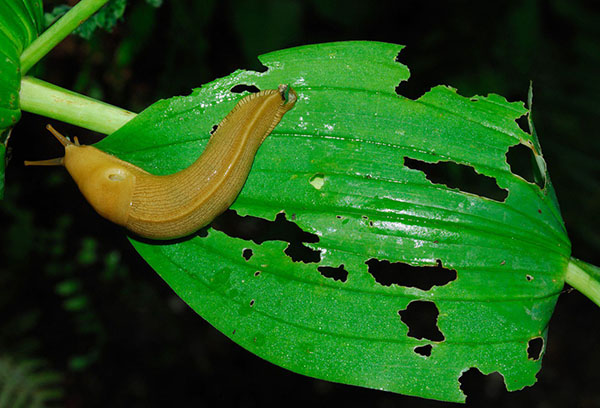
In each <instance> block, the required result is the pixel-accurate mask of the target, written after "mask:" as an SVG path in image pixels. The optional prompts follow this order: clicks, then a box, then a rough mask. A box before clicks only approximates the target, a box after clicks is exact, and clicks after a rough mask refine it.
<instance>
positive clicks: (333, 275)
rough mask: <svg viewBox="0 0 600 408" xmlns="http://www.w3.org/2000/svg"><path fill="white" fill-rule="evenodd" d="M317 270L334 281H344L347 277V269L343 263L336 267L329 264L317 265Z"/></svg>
mask: <svg viewBox="0 0 600 408" xmlns="http://www.w3.org/2000/svg"><path fill="white" fill-rule="evenodd" d="M317 270H318V271H319V272H320V273H321V275H323V276H324V277H326V278H330V279H333V280H336V281H342V282H346V280H347V279H348V271H347V270H345V269H344V265H343V264H342V265H340V266H338V267H337V268H334V267H331V266H319V267H318V268H317Z"/></svg>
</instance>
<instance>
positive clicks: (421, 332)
mask: <svg viewBox="0 0 600 408" xmlns="http://www.w3.org/2000/svg"><path fill="white" fill-rule="evenodd" d="M398 314H399V315H400V319H402V321H403V322H404V324H406V325H407V326H408V336H409V337H414V338H415V339H419V340H421V339H427V340H431V341H444V335H443V334H442V332H441V331H440V329H439V328H438V327H437V318H438V315H439V314H440V312H439V310H438V308H437V306H436V305H435V303H433V302H430V301H428V300H413V301H412V302H410V303H409V304H408V306H407V307H406V309H404V310H399V311H398Z"/></svg>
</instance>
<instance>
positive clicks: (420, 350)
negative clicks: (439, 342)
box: [414, 344, 433, 357]
mask: <svg viewBox="0 0 600 408" xmlns="http://www.w3.org/2000/svg"><path fill="white" fill-rule="evenodd" d="M432 349H433V346H432V345H431V344H426V345H424V346H418V347H415V348H414V352H415V353H417V354H420V355H422V356H424V357H429V356H430V355H431V350H432Z"/></svg>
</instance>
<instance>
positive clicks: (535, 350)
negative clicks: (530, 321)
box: [527, 337, 544, 361]
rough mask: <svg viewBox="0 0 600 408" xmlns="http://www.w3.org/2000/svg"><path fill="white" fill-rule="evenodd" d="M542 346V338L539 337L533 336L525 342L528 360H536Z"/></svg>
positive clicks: (538, 357)
mask: <svg viewBox="0 0 600 408" xmlns="http://www.w3.org/2000/svg"><path fill="white" fill-rule="evenodd" d="M543 348H544V339H543V338H541V337H534V338H533V339H531V340H529V343H527V358H529V359H530V360H534V361H537V360H539V359H540V355H541V354H542V350H543Z"/></svg>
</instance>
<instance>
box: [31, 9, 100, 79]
mask: <svg viewBox="0 0 600 408" xmlns="http://www.w3.org/2000/svg"><path fill="white" fill-rule="evenodd" d="M107 1H108V0H81V1H80V2H79V3H77V4H76V5H75V6H74V7H73V8H72V9H71V10H69V11H68V12H67V13H66V14H65V15H64V16H62V17H61V18H60V19H59V20H58V21H57V22H56V23H54V24H52V26H51V27H50V28H48V29H47V30H46V31H44V32H43V33H42V35H40V36H39V37H38V38H36V39H35V40H34V41H33V42H32V43H31V44H29V47H27V48H26V49H25V51H23V54H21V75H25V74H26V73H27V71H29V69H30V68H31V67H33V66H34V65H35V64H36V63H37V62H38V61H39V60H41V59H42V58H43V57H44V55H46V54H47V53H48V52H49V51H50V50H51V49H52V48H54V47H55V46H56V44H58V43H59V42H61V41H62V40H63V39H64V38H65V37H66V36H67V35H69V34H70V33H71V32H72V31H73V30H75V29H76V28H77V27H78V26H79V25H80V24H81V23H83V22H84V21H85V20H87V19H88V17H90V16H91V15H92V14H94V13H95V12H96V11H98V9H99V8H100V7H102V6H103V5H104V4H105V3H106V2H107Z"/></svg>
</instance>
